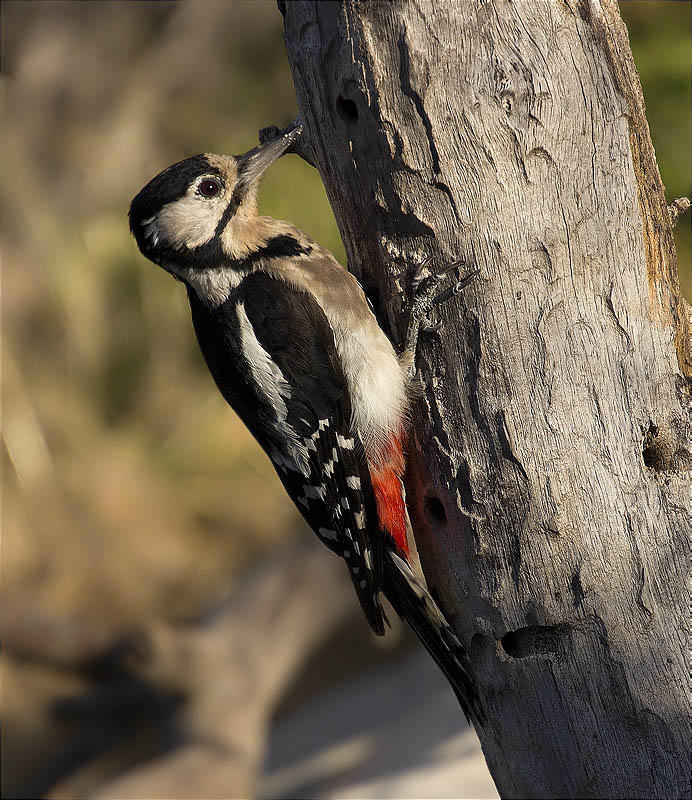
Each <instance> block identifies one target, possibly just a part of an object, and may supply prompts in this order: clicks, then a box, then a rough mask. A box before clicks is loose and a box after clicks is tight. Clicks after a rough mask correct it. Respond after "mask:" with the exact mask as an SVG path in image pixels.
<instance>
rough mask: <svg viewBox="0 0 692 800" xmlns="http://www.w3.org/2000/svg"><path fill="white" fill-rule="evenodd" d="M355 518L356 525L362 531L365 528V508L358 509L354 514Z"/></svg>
mask: <svg viewBox="0 0 692 800" xmlns="http://www.w3.org/2000/svg"><path fill="white" fill-rule="evenodd" d="M353 519H354V520H355V521H356V527H357V528H358V529H359V530H361V531H362V530H363V528H365V512H364V511H363V509H361V510H360V511H357V512H356V513H355V514H354V515H353Z"/></svg>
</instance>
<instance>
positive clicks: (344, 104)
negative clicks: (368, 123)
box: [336, 94, 358, 125]
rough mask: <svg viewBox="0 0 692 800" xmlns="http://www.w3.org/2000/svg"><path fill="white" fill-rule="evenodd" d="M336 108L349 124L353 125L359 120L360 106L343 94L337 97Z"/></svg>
mask: <svg viewBox="0 0 692 800" xmlns="http://www.w3.org/2000/svg"><path fill="white" fill-rule="evenodd" d="M336 110H337V111H338V112H339V116H340V117H341V119H342V120H343V121H344V122H345V123H346V124H347V125H353V124H354V123H355V122H358V106H357V105H356V104H355V103H354V102H353V100H349V99H348V98H346V97H344V96H343V95H341V94H340V95H339V96H338V97H337V98H336Z"/></svg>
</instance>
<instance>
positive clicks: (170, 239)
mask: <svg viewBox="0 0 692 800" xmlns="http://www.w3.org/2000/svg"><path fill="white" fill-rule="evenodd" d="M299 133H300V131H299V129H295V128H294V129H293V130H292V131H290V132H288V133H286V134H284V135H283V136H280V137H278V138H276V139H273V140H272V141H269V142H266V143H265V144H262V145H260V146H259V147H255V148H253V149H252V150H250V151H249V152H247V153H245V154H244V155H242V156H224V155H213V154H207V153H205V154H202V155H196V156H192V157H191V158H186V159H185V160H184V161H179V162H178V163H177V164H173V165H172V166H170V167H168V168H167V169H165V170H164V171H163V172H161V173H159V174H158V175H157V176H156V177H155V178H153V179H152V180H151V181H149V183H148V184H147V185H146V186H145V187H144V188H143V189H142V190H141V191H140V192H139V194H138V195H137V196H136V197H135V198H134V200H133V201H132V203H131V204H130V213H129V219H130V230H131V231H132V234H133V236H134V237H135V239H136V241H137V245H138V247H139V249H140V250H141V251H142V253H143V255H145V256H146V257H147V258H149V259H150V260H151V261H153V262H155V263H156V264H158V265H159V266H161V267H163V268H164V269H166V270H168V271H169V272H172V273H173V274H174V275H176V276H177V277H182V276H183V274H186V273H188V272H189V270H190V269H205V268H208V267H213V266H215V265H218V264H220V263H222V262H224V261H228V260H237V259H242V258H244V257H245V256H246V255H247V254H248V253H249V252H250V251H251V250H252V249H253V247H255V246H256V244H257V242H256V241H255V239H256V238H257V236H258V235H259V234H258V231H257V230H256V228H257V191H258V188H259V183H260V178H261V176H262V174H263V173H264V171H265V169H266V168H267V167H268V166H269V165H270V164H272V163H273V162H274V161H275V160H276V159H277V158H279V156H281V155H283V153H285V152H286V150H287V149H288V148H289V147H290V146H291V144H292V143H293V142H294V141H295V139H296V138H297V137H298V135H299Z"/></svg>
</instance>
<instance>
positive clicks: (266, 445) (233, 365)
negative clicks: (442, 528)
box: [188, 272, 384, 634]
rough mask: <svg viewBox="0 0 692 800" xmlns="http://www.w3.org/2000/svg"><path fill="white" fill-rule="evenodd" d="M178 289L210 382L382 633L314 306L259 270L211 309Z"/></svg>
mask: <svg viewBox="0 0 692 800" xmlns="http://www.w3.org/2000/svg"><path fill="white" fill-rule="evenodd" d="M188 294H189V297H190V305H191V307H192V316H193V322H194V324H195V330H196V332H197V337H198V339H199V342H200V346H201V348H202V352H203V354H204V356H205V359H206V360H207V364H208V365H209V368H210V370H211V372H212V375H213V376H214V379H215V380H216V383H217V385H218V386H219V389H220V390H221V392H222V394H223V395H224V397H225V398H226V400H227V401H228V402H229V404H230V405H231V406H232V407H233V408H234V409H235V410H236V411H237V412H238V414H239V415H240V417H241V418H242V419H243V421H244V422H245V424H246V425H247V426H248V428H249V429H250V431H251V432H252V434H253V435H254V436H255V438H256V439H257V440H258V442H259V443H260V445H261V446H262V447H263V449H264V450H265V451H266V452H267V454H268V455H269V457H270V458H271V460H272V462H273V463H274V466H275V468H276V471H277V473H278V475H279V477H280V479H281V481H282V483H283V485H284V487H285V488H286V491H287V492H288V494H289V496H290V497H291V499H292V500H293V502H294V503H295V504H296V506H297V507H298V509H299V510H300V512H301V514H302V515H303V517H304V518H305V519H306V521H307V522H308V524H309V525H310V527H311V528H312V529H313V530H314V531H315V533H316V534H317V535H318V536H319V537H320V539H321V540H322V541H323V542H324V543H325V544H326V545H327V546H328V547H329V548H330V550H332V551H333V552H335V553H337V554H338V555H340V556H342V557H343V558H344V559H345V560H346V562H347V564H348V566H349V569H350V573H351V579H352V581H353V585H354V587H355V589H356V592H357V594H358V599H359V600H360V604H361V606H362V608H363V611H364V613H365V615H366V617H367V619H368V622H369V623H370V625H371V627H372V628H373V630H374V631H375V632H376V633H379V634H382V633H383V632H384V613H383V610H382V607H381V605H380V600H379V593H380V590H381V588H382V570H383V547H384V534H382V533H381V532H380V530H379V525H378V522H377V512H376V508H375V504H374V495H373V491H372V487H371V483H370V473H369V470H368V467H367V463H366V461H365V456H364V451H363V446H362V442H361V441H360V438H359V436H358V432H357V431H355V430H353V429H352V427H351V403H350V398H349V394H348V388H347V384H346V381H345V378H344V375H343V371H342V368H341V364H340V361H339V358H338V353H337V351H336V347H335V343H334V335H333V333H332V330H331V327H330V325H329V323H328V321H327V318H326V316H325V315H324V312H323V311H322V309H321V308H320V306H319V305H318V304H317V302H316V301H315V300H314V299H313V298H312V297H311V296H310V295H309V294H307V293H306V292H302V291H299V290H297V289H295V288H292V287H290V286H289V285H288V284H286V283H284V282H283V281H281V280H279V279H277V278H274V277H272V276H270V275H267V274H266V273H263V272H255V273H252V274H250V275H249V276H247V277H246V278H245V279H244V280H243V281H242V282H241V284H240V286H239V287H238V289H237V291H236V292H234V293H233V294H232V295H231V297H229V299H228V300H227V301H226V303H224V305H223V306H222V307H221V308H219V309H216V310H209V309H207V308H205V307H204V306H203V305H202V304H201V303H200V301H199V300H198V299H197V296H196V294H195V292H194V291H192V290H190V291H189V292H188Z"/></svg>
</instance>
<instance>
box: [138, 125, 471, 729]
mask: <svg viewBox="0 0 692 800" xmlns="http://www.w3.org/2000/svg"><path fill="white" fill-rule="evenodd" d="M300 135H301V129H300V127H299V126H294V127H293V128H292V129H291V128H289V129H288V132H286V133H284V134H282V135H279V136H277V137H276V138H274V139H272V140H270V141H265V142H264V143H263V144H261V145H260V146H258V147H255V148H253V149H252V150H250V151H249V152H248V153H246V154H244V155H241V156H226V155H212V154H202V155H196V156H193V157H191V158H187V159H185V160H184V161H180V162H178V163H177V164H173V166H170V167H168V169H165V170H164V171H163V172H161V173H160V174H159V175H157V176H156V177H155V178H153V179H152V180H151V181H150V182H149V183H148V184H147V185H146V186H145V187H144V188H143V189H142V190H141V191H140V192H139V194H138V195H137V196H136V197H135V198H134V200H133V201H132V203H131V205H130V212H129V222H130V230H131V232H132V234H133V235H134V237H135V239H136V242H137V245H138V247H139V249H140V251H141V252H142V254H143V255H144V256H146V257H147V258H148V259H150V260H151V261H153V262H154V263H155V264H157V265H159V266H160V267H162V268H163V269H164V270H166V271H167V272H169V273H170V274H171V275H173V277H174V278H176V279H177V280H179V281H181V282H182V283H183V284H185V287H186V289H187V295H188V299H189V303H190V309H191V312H192V322H193V325H194V329H195V332H196V335H197V339H198V341H199V346H200V348H201V351H202V354H203V356H204V359H205V360H206V363H207V365H208V367H209V370H210V372H211V374H212V376H213V378H214V381H215V382H216V385H217V386H218V388H219V390H220V392H221V394H222V395H223V397H224V398H225V399H226V401H227V402H228V403H229V405H230V406H231V407H232V408H233V409H235V411H236V412H237V413H238V415H239V416H240V418H241V419H242V421H243V422H244V423H245V425H246V426H247V427H248V429H249V430H250V432H251V433H252V434H253V436H254V437H255V438H256V439H257V441H258V442H259V444H260V445H261V447H262V448H263V449H264V450H265V452H266V453H267V455H268V456H269V458H270V459H271V461H272V463H273V465H274V468H275V469H276V472H277V474H278V476H279V478H280V480H281V482H282V483H283V485H284V487H285V489H286V491H287V492H288V494H289V496H290V497H291V499H292V500H293V502H294V503H295V504H296V506H297V508H298V510H299V511H300V512H301V514H302V515H303V517H304V518H305V520H306V521H307V523H308V524H309V525H310V527H311V528H312V529H313V531H314V532H315V533H316V534H317V536H318V537H319V538H320V539H321V540H322V542H323V543H324V544H325V545H326V546H327V547H328V548H329V549H330V550H332V551H333V552H334V553H336V554H338V555H339V556H341V557H342V558H343V559H344V560H345V562H346V564H347V565H348V569H349V571H350V576H351V579H352V581H353V585H354V588H355V591H356V594H357V596H358V599H359V601H360V605H361V607H362V609H363V612H364V614H365V616H366V618H367V620H368V622H369V624H370V626H371V628H372V630H373V631H374V632H375V633H376V634H378V635H383V634H384V627H385V622H386V618H385V614H384V610H383V607H382V602H381V595H382V594H384V595H385V596H386V597H387V599H388V600H389V602H390V603H391V605H392V607H393V608H394V610H395V611H396V612H397V613H398V614H399V615H400V616H401V617H402V619H404V620H405V621H406V622H407V623H408V624H409V625H410V626H411V627H412V629H413V630H414V632H415V633H416V634H417V636H418V637H419V639H420V640H421V641H422V643H423V645H424V646H425V647H426V649H427V650H428V651H429V653H430V654H431V656H432V657H433V658H434V660H435V661H436V662H437V664H438V666H439V667H440V668H441V669H442V671H443V672H444V674H445V675H446V677H447V679H448V680H449V682H450V684H451V686H452V688H453V690H454V692H455V694H456V696H457V698H458V699H459V702H460V704H461V707H462V709H463V711H464V713H465V714H466V716H467V718H468V717H469V715H471V716H472V717H473V718H474V719H475V721H476V722H479V721H481V720H482V716H483V714H482V710H481V708H480V706H479V703H478V696H477V693H476V690H475V688H474V683H473V680H472V678H471V675H470V671H469V662H468V657H467V655H466V653H465V651H464V649H463V647H462V645H461V643H460V642H459V640H458V639H457V637H456V635H455V634H454V632H453V631H452V629H451V627H450V625H449V624H448V623H447V621H446V619H445V617H444V615H443V614H442V612H441V611H440V609H439V607H438V606H437V604H436V603H435V602H434V600H433V599H432V597H431V596H430V594H429V593H428V591H427V590H426V589H425V588H424V586H423V585H422V584H421V582H420V581H419V580H418V578H417V577H416V575H415V574H414V572H413V570H412V569H411V566H410V564H409V561H408V557H409V545H408V541H407V533H406V531H407V516H406V506H405V501H404V493H403V488H402V476H403V472H404V466H405V449H406V434H407V422H408V416H407V412H408V407H409V402H410V398H411V394H412V386H413V381H412V377H413V376H414V374H415V349H416V342H417V337H418V332H419V329H420V327H421V325H422V324H423V320H424V319H425V318H426V314H427V313H428V312H429V310H430V309H431V307H432V305H433V304H434V303H435V301H436V300H439V299H440V298H442V299H446V297H447V296H449V295H450V294H451V293H454V292H456V291H459V290H460V289H461V288H463V285H465V283H466V282H467V281H468V279H466V280H462V281H459V282H457V284H456V285H455V287H453V288H452V289H451V290H449V289H448V290H446V292H442V293H441V294H439V295H437V297H436V296H435V291H436V286H437V285H438V283H439V281H440V280H441V278H442V277H443V275H444V273H439V274H434V275H432V276H431V277H429V278H428V279H426V280H424V281H422V282H421V284H420V289H419V291H418V292H417V293H416V296H415V299H414V302H413V303H412V308H411V313H410V322H409V326H408V331H407V334H406V337H405V340H404V345H403V347H402V349H401V352H400V353H399V354H397V352H396V351H395V349H394V347H393V345H392V343H391V342H390V340H389V339H388V337H387V336H386V335H385V333H384V332H383V330H382V329H381V327H380V326H379V324H378V322H377V319H376V318H375V315H374V313H373V311H372V309H371V307H370V304H369V302H368V300H367V298H366V295H365V293H364V292H363V289H362V288H361V286H360V284H359V283H358V281H357V280H356V278H355V277H354V276H353V275H351V274H350V273H349V272H348V271H347V270H345V269H344V268H343V267H342V266H341V265H340V264H339V263H338V262H337V260H336V259H335V258H334V256H333V255H332V254H331V253H330V252H329V251H327V250H325V249H324V248H323V247H320V245H319V244H317V242H315V241H314V240H313V239H311V238H310V237H309V236H307V235H306V234H305V233H302V232H301V231H299V230H297V229H296V228H294V227H293V226H291V225H289V224H288V223H286V222H280V221H278V220H275V219H272V218H270V217H265V216H259V214H258V201H257V195H258V188H259V183H260V178H261V176H262V174H263V173H264V171H265V170H266V169H267V167H268V166H269V165H270V164H272V163H273V162H274V161H275V160H276V159H277V158H278V157H279V156H281V155H282V154H283V153H284V152H286V151H287V150H291V149H293V148H294V147H296V146H297V142H298V139H299V137H300ZM453 266H457V265H453ZM445 272H446V271H445Z"/></svg>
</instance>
